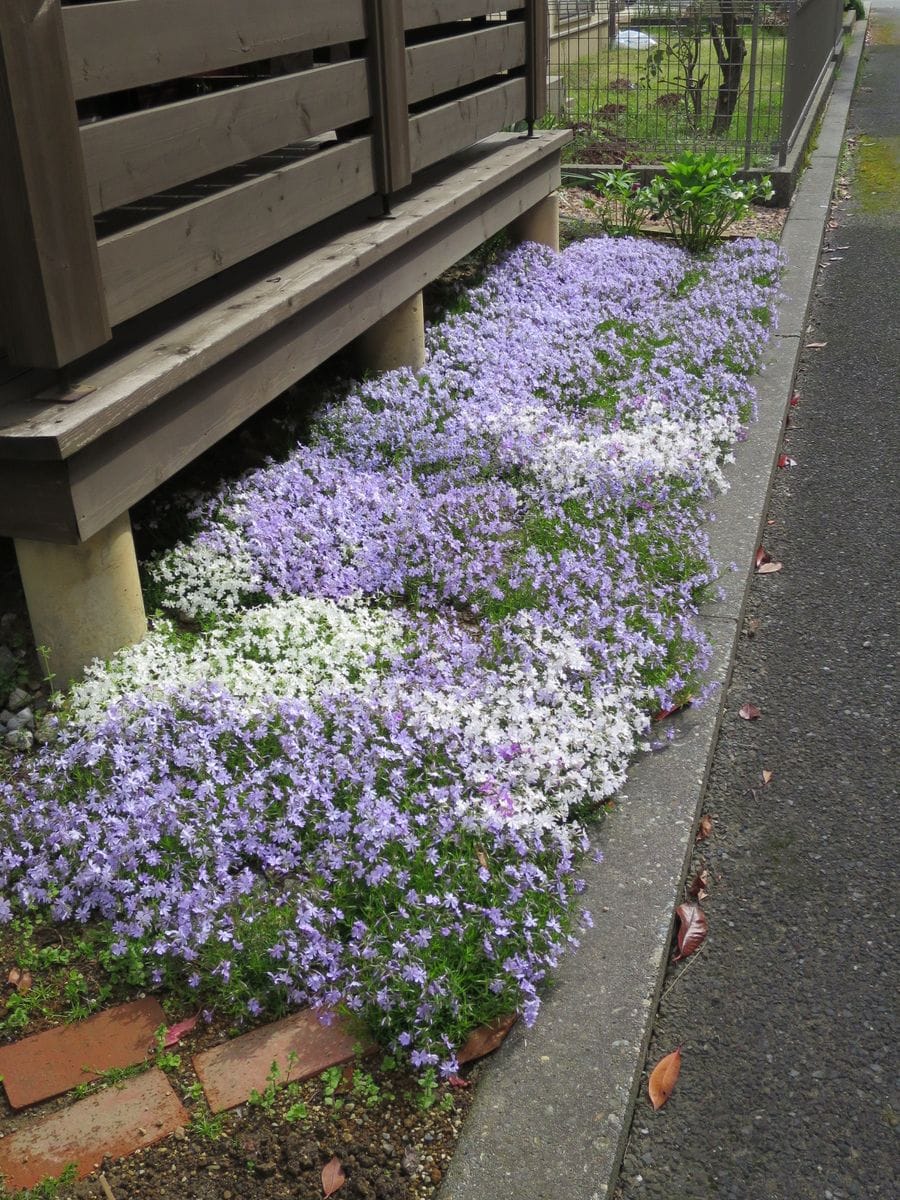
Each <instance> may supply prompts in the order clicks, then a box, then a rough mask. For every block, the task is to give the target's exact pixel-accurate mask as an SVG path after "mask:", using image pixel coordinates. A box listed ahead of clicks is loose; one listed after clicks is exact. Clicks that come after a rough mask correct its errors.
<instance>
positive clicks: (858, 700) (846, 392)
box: [616, 0, 900, 1200]
mask: <svg viewBox="0 0 900 1200" xmlns="http://www.w3.org/2000/svg"><path fill="white" fill-rule="evenodd" d="M870 40H871V46H870V49H869V51H868V53H867V56H866V59H865V60H864V63H863V66H862V71H861V75H860V80H859V88H858V91H857V94H856V98H855V100H854V103H853V106H852V108H851V112H850V126H849V130H848V132H849V133H850V134H851V135H856V137H858V139H859V141H858V147H857V151H856V156H857V161H858V172H857V173H856V175H855V178H854V179H853V181H852V183H851V188H850V194H849V196H848V197H846V198H845V199H844V200H842V201H841V202H840V203H839V204H838V205H837V206H836V208H835V209H834V210H833V211H832V226H833V227H831V228H829V229H828V231H827V236H826V251H825V252H824V253H823V256H822V263H821V268H820V271H819V275H818V279H817V284H816V291H815V295H814V300H813V306H812V309H811V313H810V318H811V324H810V327H809V334H808V337H807V345H809V344H810V343H812V344H813V345H815V344H817V343H824V345H822V346H821V348H812V346H810V348H808V349H804V351H803V353H802V357H801V361H800V369H799V373H798V379H797V388H798V391H799V394H800V397H801V402H800V404H799V406H798V407H796V408H795V409H793V410H792V413H791V422H790V427H789V429H788V430H787V434H786V439H785V449H786V451H787V452H788V453H789V454H790V455H791V456H792V457H793V458H795V459H796V460H797V466H796V467H793V468H789V469H785V470H782V471H780V472H779V473H778V475H777V477H776V483H775V487H774V490H773V494H772V497H771V502H770V516H769V519H770V520H771V521H772V522H773V523H772V524H771V525H769V526H767V534H766V547H767V549H768V550H769V551H771V553H772V555H773V557H774V558H776V559H778V560H781V561H783V563H784V569H783V571H782V572H780V573H779V574H775V575H768V576H757V577H756V578H755V579H754V580H753V582H752V586H751V590H750V596H749V604H748V610H747V616H748V620H749V621H752V622H753V625H752V626H751V625H750V624H749V623H748V624H747V625H746V626H745V636H744V637H742V639H741V641H740V643H739V648H738V653H737V659H736V664H735V669H734V675H733V677H732V682H731V687H730V690H729V693H728V702H727V710H726V715H725V719H724V721H723V725H722V730H721V733H720V737H719V742H718V746H717V749H716V754H715V758H714V762H713V768H712V772H711V776H710V780H709V785H708V788H707V794H706V797H705V802H704V807H705V809H706V811H708V812H709V813H710V814H711V815H712V817H713V822H714V824H713V830H714V832H713V836H712V837H711V839H710V840H709V842H708V843H706V844H704V845H702V846H700V847H698V849H697V851H696V852H695V855H694V862H693V863H692V870H696V869H699V868H701V867H706V868H708V869H709V871H710V874H711V877H712V878H711V882H710V896H709V899H708V900H707V901H705V904H704V907H705V908H706V911H707V914H708V917H709V921H710V935H709V939H708V944H707V948H706V950H705V952H704V953H703V954H702V955H701V956H700V957H699V958H698V960H697V961H696V962H695V963H694V964H690V963H687V964H685V965H683V966H680V967H675V968H674V969H672V970H670V972H669V975H668V977H667V980H666V986H667V987H671V991H670V992H667V993H665V994H664V999H663V1002H662V1004H661V1005H660V1008H659V1012H658V1015H657V1018H656V1022H655V1028H654V1033H653V1039H652V1042H651V1046H650V1053H649V1056H648V1063H649V1065H650V1066H652V1065H653V1064H654V1063H655V1062H656V1061H657V1060H658V1059H659V1058H660V1057H662V1055H664V1054H666V1053H668V1052H669V1051H670V1050H672V1049H674V1048H675V1047H676V1046H678V1045H681V1046H682V1047H683V1055H684V1058H683V1067H682V1074H681V1077H680V1080H679V1082H678V1085H677V1090H676V1092H675V1094H674V1096H673V1098H672V1100H671V1101H670V1103H669V1105H668V1106H667V1107H666V1108H664V1109H662V1110H661V1111H660V1112H659V1113H656V1114H654V1113H653V1112H652V1110H651V1109H650V1107H649V1105H648V1104H647V1103H646V1099H645V1096H644V1095H642V1097H641V1099H640V1101H639V1103H638V1106H637V1109H636V1110H635V1114H634V1119H633V1122H632V1126H631V1131H630V1137H629V1142H628V1147H627V1151H626V1154H625V1158H624V1163H623V1168H622V1173H621V1177H620V1184H619V1189H618V1191H617V1192H616V1196H617V1197H618V1198H619V1200H663V1198H665V1200H712V1198H716V1200H719V1198H721V1200H726V1198H728V1200H731V1198H734V1200H807V1198H808V1200H850V1198H853V1200H857V1198H859V1200H877V1198H880V1197H884V1198H885V1200H887V1198H888V1197H896V1196H898V1195H900V1181H898V1178H897V1175H896V1171H897V1164H898V1161H900V1159H898V1145H897V1129H896V1126H897V1121H898V1116H900V1113H898V1102H897V1092H896V1081H897V1068H898V1054H897V1046H898V1032H900V1031H898V1010H897V995H898V986H900V967H898V947H897V917H896V898H897V893H896V879H897V874H896V871H897V860H898V848H900V838H898V833H897V811H896V799H895V796H896V792H895V787H896V780H897V776H896V767H895V766H894V767H893V770H892V766H893V764H892V761H891V760H892V758H893V763H894V764H895V763H896V751H895V731H896V726H895V721H896V709H895V708H894V707H893V704H894V702H895V700H896V686H897V672H896V663H897V657H896V656H897V643H896V632H897V625H896V605H897V583H898V572H897V565H896V564H897V552H896V531H897V528H898V520H897V516H898V514H897V498H898V493H897V465H898V463H900V443H898V436H897V405H896V402H897V396H898V377H900V368H898V364H900V354H898V333H900V195H898V181H900V163H898V134H900V119H898V110H900V95H898V85H900V0H893V3H885V2H884V0H878V2H877V3H876V5H875V6H874V9H873V14H872V22H871V30H870ZM890 139H893V141H892V142H891V141H890ZM891 164H892V165H891ZM757 623H758V625H757ZM751 629H755V630H756V632H755V633H754V634H753V636H752V637H751V636H747V635H749V633H750V631H751ZM745 701H751V702H752V703H754V704H755V705H757V706H758V707H759V708H760V709H761V711H762V716H761V717H760V719H759V720H757V721H754V722H753V723H752V724H751V723H748V722H746V721H742V720H741V719H740V718H739V717H738V709H739V708H740V706H741V705H742V704H743V703H744V702H745ZM763 770H770V771H772V772H773V777H772V780H771V782H770V783H769V784H768V785H767V786H766V785H764V784H763V778H762V772H763Z"/></svg>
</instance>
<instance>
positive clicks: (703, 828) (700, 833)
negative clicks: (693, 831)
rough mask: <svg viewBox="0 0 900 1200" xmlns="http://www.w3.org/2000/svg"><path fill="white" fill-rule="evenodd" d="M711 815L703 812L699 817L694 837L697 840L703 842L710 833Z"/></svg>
mask: <svg viewBox="0 0 900 1200" xmlns="http://www.w3.org/2000/svg"><path fill="white" fill-rule="evenodd" d="M712 825H713V823H712V817H711V816H710V815H709V813H704V814H703V816H702V817H701V818H700V824H699V825H698V826H697V836H696V838H695V839H694V840H695V841H697V842H705V841H706V839H707V838H708V837H709V835H710V834H711V833H712Z"/></svg>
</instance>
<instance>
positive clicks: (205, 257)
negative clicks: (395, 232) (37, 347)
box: [99, 138, 375, 324]
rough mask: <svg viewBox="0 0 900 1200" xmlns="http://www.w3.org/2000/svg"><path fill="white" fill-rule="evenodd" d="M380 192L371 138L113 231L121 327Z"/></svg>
mask: <svg viewBox="0 0 900 1200" xmlns="http://www.w3.org/2000/svg"><path fill="white" fill-rule="evenodd" d="M374 191H375V178H374V174H373V169H372V149H371V139H370V138H357V139H355V140H354V141H352V142H345V143H342V144H339V145H337V146H335V147H333V148H332V149H329V150H322V151H319V152H318V153H316V154H315V155H313V156H312V157H310V158H307V159H304V160H302V161H300V162H297V163H292V164H290V165H288V166H286V167H282V168H281V169H279V170H276V171H272V172H271V173H269V174H266V175H261V176H260V177H259V178H256V179H250V180H247V181H246V182H244V183H241V184H239V185H238V186H237V187H233V188H229V189H228V190H227V191H224V192H220V193H219V194H217V195H213V196H210V197H208V198H206V199H204V200H198V201H196V202H195V203H193V204H186V205H184V206H183V207H182V208H178V209H176V210H175V211H174V212H171V213H166V214H164V215H162V216H159V217H155V218H154V219H152V220H150V221H145V222H144V223H143V224H140V225H136V226H133V227H132V228H131V229H126V230H124V231H123V232H122V233H116V234H112V235H111V236H110V237H108V238H104V239H103V240H102V241H101V242H100V247H99V249H100V269H101V272H102V276H103V282H104V285H105V287H106V296H107V304H108V306H109V312H110V317H111V320H112V321H113V323H114V324H118V322H120V321H124V320H125V319H126V318H127V317H130V316H133V315H134V314H135V313H138V312H142V311H143V310H144V309H147V308H150V307H152V306H153V305H154V304H158V303H160V301H162V300H166V299H168V298H169V297H170V296H174V295H175V294H176V293H178V292H181V291H183V290H184V289H185V288H189V287H192V286H193V285H194V284H196V283H199V282H200V281H201V280H204V279H208V278H209V276H211V275H214V274H216V273H217V272H219V271H223V270H225V269H226V268H227V267H230V266H232V265H233V264H235V263H238V262H241V261H242V260H243V259H245V258H249V257H250V256H251V255H252V254H256V253H258V252H259V251H260V250H264V249H266V248H267V247H268V246H272V245H274V244H275V243H276V242H280V241H282V240H283V239H284V238H287V237H290V236H291V235H292V234H295V233H299V232H300V230H302V229H306V228H308V227H309V226H310V225H313V224H315V223H316V222H317V221H321V220H323V219H324V218H325V217H327V216H330V215H331V214H332V213H334V212H337V211H339V210H340V209H342V208H346V207H348V206H349V205H351V204H355V203H356V202H357V201H359V200H362V199H364V198H365V197H366V196H371V195H372V194H373V193H374Z"/></svg>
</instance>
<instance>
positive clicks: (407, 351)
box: [355, 292, 425, 371]
mask: <svg viewBox="0 0 900 1200" xmlns="http://www.w3.org/2000/svg"><path fill="white" fill-rule="evenodd" d="M355 349H356V356H357V361H358V362H359V365H360V366H361V367H364V368H365V369H366V370H368V371H392V370H393V369H394V368H395V367H412V369H413V370H414V371H418V369H419V367H421V366H423V365H424V363H425V309H424V307H423V304H422V293H421V292H416V294H415V296H411V297H410V298H409V300H407V301H405V302H404V303H403V304H401V305H400V306H399V307H398V308H395V309H394V311H393V312H389V313H388V315H387V316H386V317H382V318H381V320H380V321H376V322H375V324H374V325H372V326H371V328H369V329H367V330H366V332H365V333H364V334H362V335H361V336H360V337H358V338H357V339H356V346H355Z"/></svg>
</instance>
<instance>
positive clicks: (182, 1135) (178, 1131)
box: [172, 1125, 187, 1142]
mask: <svg viewBox="0 0 900 1200" xmlns="http://www.w3.org/2000/svg"><path fill="white" fill-rule="evenodd" d="M172 1136H173V1137H175V1138H177V1139H178V1141H179V1142H183V1141H184V1140H185V1139H186V1138H187V1134H186V1133H185V1132H184V1130H183V1129H182V1128H181V1126H180V1125H179V1127H178V1128H177V1129H176V1130H175V1132H174V1133H173V1134H172Z"/></svg>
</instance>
